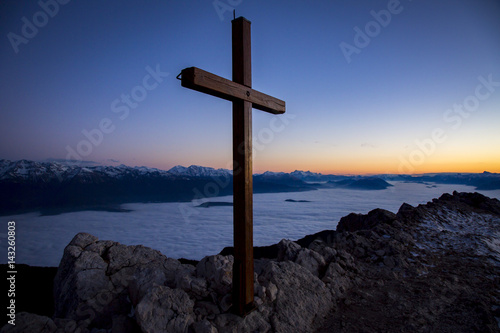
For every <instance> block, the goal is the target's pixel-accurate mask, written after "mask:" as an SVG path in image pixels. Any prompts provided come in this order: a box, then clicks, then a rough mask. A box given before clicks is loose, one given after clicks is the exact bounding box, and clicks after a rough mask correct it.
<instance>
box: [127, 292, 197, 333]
mask: <svg viewBox="0 0 500 333" xmlns="http://www.w3.org/2000/svg"><path fill="white" fill-rule="evenodd" d="M193 306H194V302H193V301H192V300H191V299H190V298H189V296H188V295H187V294H186V293H185V292H184V291H182V290H180V289H171V288H169V287H166V286H154V287H153V288H151V289H150V290H149V291H148V293H147V294H146V295H144V297H143V298H142V299H141V301H140V302H139V304H137V307H136V309H135V311H136V318H137V324H138V325H139V327H140V328H141V330H142V331H143V332H151V333H153V332H187V331H188V328H189V326H190V325H191V324H192V323H193V322H194V317H193Z"/></svg>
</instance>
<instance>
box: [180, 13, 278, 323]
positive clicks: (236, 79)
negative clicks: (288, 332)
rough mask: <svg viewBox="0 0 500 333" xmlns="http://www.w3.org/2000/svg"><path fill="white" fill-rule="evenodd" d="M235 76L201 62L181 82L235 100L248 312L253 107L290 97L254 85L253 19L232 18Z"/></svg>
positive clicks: (236, 276)
mask: <svg viewBox="0 0 500 333" xmlns="http://www.w3.org/2000/svg"><path fill="white" fill-rule="evenodd" d="M231 23H232V42H233V51H232V53H233V80H232V81H230V80H227V79H224V78H222V77H220V76H217V75H214V74H211V73H208V72H205V71H204V70H201V69H199V68H196V67H190V68H185V69H183V70H182V72H181V81H182V86H183V87H186V88H190V89H194V90H197V91H200V92H203V93H206V94H210V95H213V96H217V97H220V98H223V99H226V100H229V101H232V102H233V214H234V215H233V232H234V236H233V237H234V264H233V310H234V311H235V312H236V313H237V314H239V315H245V314H247V313H248V312H249V311H251V309H252V308H253V306H254V305H253V293H254V291H253V282H254V281H253V279H254V276H253V271H254V270H253V180H252V107H253V108H255V109H259V110H262V111H266V112H269V113H273V114H281V113H285V102H284V101H282V100H279V99H277V98H274V97H271V96H268V95H266V94H263V93H261V92H258V91H256V90H253V89H252V88H251V87H252V62H251V49H250V44H251V43H250V21H248V20H247V19H245V18H244V17H239V18H237V19H234V20H233V21H232V22H231Z"/></svg>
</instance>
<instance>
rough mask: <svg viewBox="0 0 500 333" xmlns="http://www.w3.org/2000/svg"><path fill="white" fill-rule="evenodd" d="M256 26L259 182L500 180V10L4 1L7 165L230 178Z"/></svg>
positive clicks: (407, 2) (343, 3)
mask: <svg viewBox="0 0 500 333" xmlns="http://www.w3.org/2000/svg"><path fill="white" fill-rule="evenodd" d="M232 8H234V9H236V16H244V17H246V18H247V19H248V20H250V21H251V22H252V61H253V63H252V70H253V88H254V89H256V90H259V91H261V92H264V93H266V94H269V95H272V96H274V97H277V98H280V99H282V100H285V101H286V103H287V112H286V114H285V115H271V114H268V113H265V112H261V111H258V110H254V112H253V135H254V149H255V150H254V172H263V171H266V170H271V171H293V170H295V169H299V170H311V171H315V172H323V173H351V174H359V173H399V172H402V173H420V172H482V171H485V170H487V171H490V172H500V38H499V32H500V2H498V1H496V0H484V1H477V0H461V1H455V0H442V1H436V0H413V1H411V0H401V1H396V0H390V1H369V0H365V1H350V0H337V1H331V0H330V1H326V0H325V1H314V2H307V1H295V0H294V1H290V0H287V1H284V0H283V1H278V0H276V1H261V0H252V1H250V0H215V1H211V0H204V1H201V0H197V1H195V0H185V1H178V0H175V1H174V0H164V1H118V0H110V1H105V2H103V1H97V0H88V1H78V0H73V1H69V0H58V1H56V0H41V1H38V2H37V1H17V0H6V1H1V2H0V35H1V38H2V39H1V43H0V159H1V158H5V159H10V160H17V159H31V160H39V161H42V160H46V159H48V158H55V159H66V158H70V159H82V160H85V161H95V162H97V163H100V164H111V165H116V164H121V163H123V164H126V165H130V166H136V165H137V166H142V165H144V166H149V167H156V168H160V169H169V168H171V167H173V166H175V165H179V164H180V165H185V166H189V165H191V164H197V165H204V166H211V167H216V168H220V167H222V168H230V166H231V160H232V158H231V152H232V151H231V103H230V102H228V101H224V100H221V99H218V98H215V97H213V96H208V95H205V94H201V93H199V92H196V91H193V90H190V89H186V88H183V87H181V85H180V81H178V80H176V76H177V74H179V73H180V71H181V70H182V69H183V68H186V67H191V66H196V67H199V68H201V69H204V70H207V71H210V72H212V73H214V74H217V75H220V76H223V77H226V78H229V79H230V78H231V19H232V15H233V14H232Z"/></svg>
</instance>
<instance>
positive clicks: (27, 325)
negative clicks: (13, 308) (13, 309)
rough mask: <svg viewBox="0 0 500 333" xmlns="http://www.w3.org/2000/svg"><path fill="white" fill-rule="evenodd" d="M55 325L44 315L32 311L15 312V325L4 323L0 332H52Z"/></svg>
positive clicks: (54, 329)
mask: <svg viewBox="0 0 500 333" xmlns="http://www.w3.org/2000/svg"><path fill="white" fill-rule="evenodd" d="M56 330H57V326H56V324H55V323H54V321H53V320H52V319H51V318H49V317H45V316H39V315H36V314H33V313H27V312H19V313H17V314H16V320H15V325H10V324H6V325H5V326H4V327H2V329H1V330H0V332H1V333H25V332H30V333H31V332H32V333H54V332H56Z"/></svg>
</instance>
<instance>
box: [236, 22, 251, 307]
mask: <svg viewBox="0 0 500 333" xmlns="http://www.w3.org/2000/svg"><path fill="white" fill-rule="evenodd" d="M231 23H232V44H233V51H232V53H233V81H234V82H236V83H239V84H242V85H244V86H246V87H248V88H251V87H252V62H251V42H250V39H251V35H250V21H248V20H247V19H245V18H243V17H239V18H237V19H235V20H233V21H232V22H231ZM247 94H248V93H247ZM252 174H253V172H252V103H251V102H248V101H245V100H236V101H233V201H234V203H233V232H234V236H233V239H234V265H233V306H234V310H235V312H237V313H238V314H240V315H244V314H246V313H247V312H248V311H250V310H251V308H252V307H253V300H254V298H253V282H254V281H253V279H254V276H253V274H254V273H253V272H254V267H253V179H252Z"/></svg>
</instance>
